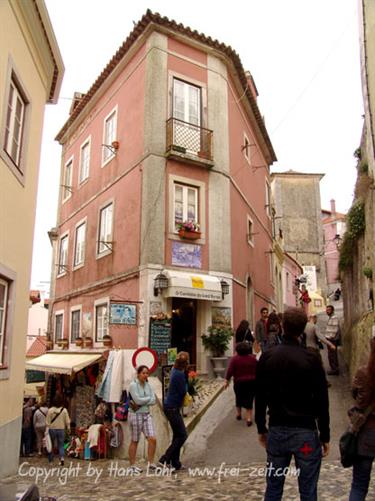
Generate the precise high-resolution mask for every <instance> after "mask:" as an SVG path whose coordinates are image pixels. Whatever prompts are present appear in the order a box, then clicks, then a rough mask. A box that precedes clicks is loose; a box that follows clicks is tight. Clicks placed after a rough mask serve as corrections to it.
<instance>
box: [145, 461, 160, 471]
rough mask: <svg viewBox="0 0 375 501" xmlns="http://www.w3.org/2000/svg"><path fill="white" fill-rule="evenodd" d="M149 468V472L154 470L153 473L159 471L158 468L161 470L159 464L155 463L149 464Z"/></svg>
mask: <svg viewBox="0 0 375 501" xmlns="http://www.w3.org/2000/svg"><path fill="white" fill-rule="evenodd" d="M147 467H148V469H149V470H153V471H154V470H157V469H158V468H160V466H158V465H157V464H155V463H148V466H147Z"/></svg>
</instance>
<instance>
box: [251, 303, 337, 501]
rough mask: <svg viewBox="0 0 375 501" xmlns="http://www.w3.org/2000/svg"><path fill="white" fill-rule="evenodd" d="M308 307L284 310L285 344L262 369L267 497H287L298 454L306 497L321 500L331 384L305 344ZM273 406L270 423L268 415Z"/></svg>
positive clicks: (258, 415)
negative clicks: (292, 463) (319, 488)
mask: <svg viewBox="0 0 375 501" xmlns="http://www.w3.org/2000/svg"><path fill="white" fill-rule="evenodd" d="M306 322H307V316H306V313H305V312H304V310H303V309H302V308H288V309H287V310H286V311H285V312H284V317H283V329H284V338H283V342H282V344H280V345H278V346H275V347H274V348H272V349H271V350H268V351H267V352H266V353H264V354H263V355H262V357H261V359H260V360H259V362H258V364H257V369H256V383H255V384H256V396H255V421H256V425H257V428H258V434H259V441H260V443H261V445H262V446H263V447H265V448H266V450H267V488H266V493H265V497H264V499H265V501H279V500H281V499H282V495H283V488H284V482H285V475H280V473H279V472H280V471H281V472H284V471H286V470H285V469H287V468H288V467H289V465H290V461H291V458H292V456H294V460H295V464H296V468H297V469H299V476H298V487H299V493H300V498H301V501H316V500H317V484H318V478H319V473H320V466H321V460H322V456H326V455H327V454H328V452H329V440H330V429H329V402H328V389H327V385H326V380H325V374H324V370H323V367H322V365H321V363H320V360H319V357H318V356H317V355H316V354H315V353H313V352H311V351H310V350H307V349H306V348H303V347H302V346H301V345H300V344H299V342H298V337H299V336H300V335H301V334H302V332H303V331H304V329H305V325H306ZM267 409H268V416H269V422H268V428H267V426H266V415H267Z"/></svg>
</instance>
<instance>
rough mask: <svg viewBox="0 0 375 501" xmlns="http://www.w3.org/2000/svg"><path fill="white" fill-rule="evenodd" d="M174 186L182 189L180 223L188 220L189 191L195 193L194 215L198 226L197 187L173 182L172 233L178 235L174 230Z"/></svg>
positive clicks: (175, 229) (176, 230)
mask: <svg viewBox="0 0 375 501" xmlns="http://www.w3.org/2000/svg"><path fill="white" fill-rule="evenodd" d="M176 186H180V187H181V188H182V221H187V220H188V215H187V214H188V205H189V204H188V198H189V197H188V194H189V190H194V193H195V196H194V198H195V201H194V204H195V213H196V219H195V222H196V223H198V224H199V225H200V221H199V187H198V186H194V185H188V184H183V183H178V182H175V183H174V184H173V226H174V232H175V233H178V229H177V228H176V215H175V214H176V213H175V205H176Z"/></svg>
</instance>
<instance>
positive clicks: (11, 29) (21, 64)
mask: <svg viewBox="0 0 375 501" xmlns="http://www.w3.org/2000/svg"><path fill="white" fill-rule="evenodd" d="M0 19H1V25H2V31H1V37H0V187H1V188H0V189H1V196H0V229H1V230H0V232H1V233H0V242H1V243H0V395H1V402H2V405H1V409H0V443H1V448H2V454H1V455H0V477H3V476H6V475H11V474H15V473H16V471H17V468H18V459H19V451H20V438H21V420H22V402H23V398H22V397H23V389H24V377H25V352H26V334H27V315H28V309H29V287H30V273H31V258H32V244H33V235H34V218H35V207H36V198H37V186H38V172H39V158H40V147H41V138H42V128H43V116H44V109H45V104H46V103H56V101H57V98H58V94H59V91H60V85H61V80H62V77H63V73H64V66H63V63H62V59H61V56H60V52H59V49H58V46H57V43H56V40H55V36H54V33H53V29H52V26H51V23H50V20H49V17H48V13H47V10H46V7H45V4H44V1H43V0H33V1H22V0H12V1H8V0H2V1H1V2H0ZM4 451H6V453H5V452H4Z"/></svg>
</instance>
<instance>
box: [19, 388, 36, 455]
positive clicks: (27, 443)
mask: <svg viewBox="0 0 375 501" xmlns="http://www.w3.org/2000/svg"><path fill="white" fill-rule="evenodd" d="M33 412H34V400H33V399H32V398H29V399H28V400H27V402H26V403H25V405H24V406H23V409H22V435H21V456H23V455H24V456H32V445H33Z"/></svg>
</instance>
